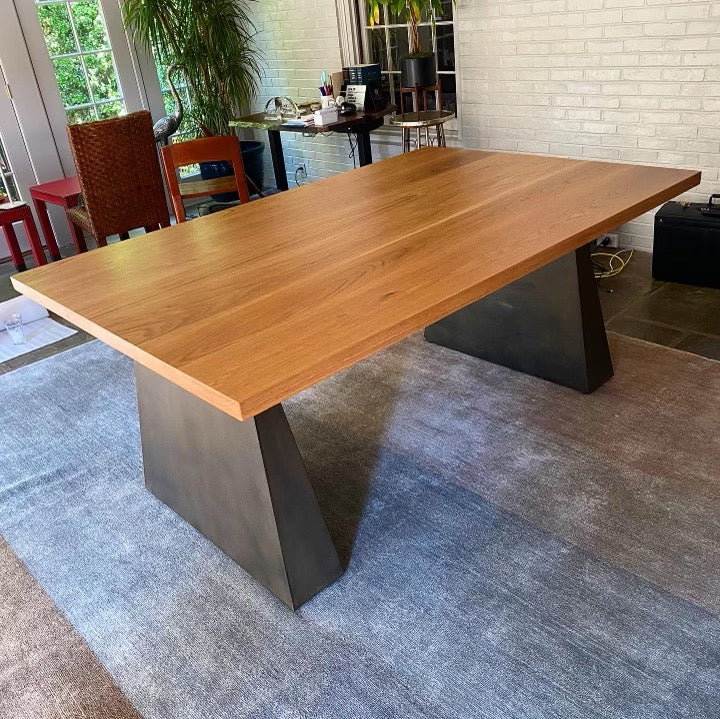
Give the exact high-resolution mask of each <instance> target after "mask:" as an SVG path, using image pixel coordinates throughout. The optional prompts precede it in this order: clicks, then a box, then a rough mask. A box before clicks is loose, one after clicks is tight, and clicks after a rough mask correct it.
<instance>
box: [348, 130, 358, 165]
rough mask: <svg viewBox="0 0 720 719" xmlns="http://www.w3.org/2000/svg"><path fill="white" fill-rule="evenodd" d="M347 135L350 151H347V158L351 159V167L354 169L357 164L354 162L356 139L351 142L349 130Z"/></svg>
mask: <svg viewBox="0 0 720 719" xmlns="http://www.w3.org/2000/svg"><path fill="white" fill-rule="evenodd" d="M347 136H348V142H349V143H350V152H349V153H348V158H349V159H351V160H352V161H353V169H356V168H357V164H356V163H355V150H357V141H355V143H353V139H352V132H350V130H348V131H347Z"/></svg>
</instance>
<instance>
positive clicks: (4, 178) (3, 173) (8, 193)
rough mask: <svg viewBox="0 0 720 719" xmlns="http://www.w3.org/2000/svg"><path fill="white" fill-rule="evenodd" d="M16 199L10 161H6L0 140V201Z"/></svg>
mask: <svg viewBox="0 0 720 719" xmlns="http://www.w3.org/2000/svg"><path fill="white" fill-rule="evenodd" d="M17 199H18V195H17V191H16V189H15V184H14V182H13V180H12V175H11V173H10V163H9V162H8V161H7V157H6V155H5V148H4V147H3V144H2V140H0V202H7V200H17Z"/></svg>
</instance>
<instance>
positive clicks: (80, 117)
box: [67, 107, 97, 125]
mask: <svg viewBox="0 0 720 719" xmlns="http://www.w3.org/2000/svg"><path fill="white" fill-rule="evenodd" d="M67 120H68V125H78V124H80V123H81V122H92V120H97V115H96V114H95V108H94V107H83V108H81V109H79V110H70V111H69V112H68V113H67Z"/></svg>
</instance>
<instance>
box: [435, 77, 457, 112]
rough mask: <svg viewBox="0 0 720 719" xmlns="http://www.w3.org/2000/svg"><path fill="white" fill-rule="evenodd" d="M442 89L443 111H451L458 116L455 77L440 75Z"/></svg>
mask: <svg viewBox="0 0 720 719" xmlns="http://www.w3.org/2000/svg"><path fill="white" fill-rule="evenodd" d="M439 78H440V87H441V88H442V106H443V110H450V111H451V112H454V113H455V114H456V115H457V90H456V89H455V75H439Z"/></svg>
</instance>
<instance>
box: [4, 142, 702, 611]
mask: <svg viewBox="0 0 720 719" xmlns="http://www.w3.org/2000/svg"><path fill="white" fill-rule="evenodd" d="M699 181H700V173H699V172H693V171H689V170H675V169H667V168H657V167H643V166H637V165H624V164H610V163H604V162H588V161H581V160H569V159H562V158H555V157H540V156H535V155H518V154H506V153H493V152H479V151H474V150H457V149H446V148H423V149H421V150H418V151H417V152H411V153H408V154H404V155H401V156H398V157H394V158H391V159H388V160H384V161H383V162H381V163H378V164H375V165H371V166H367V167H363V168H360V169H358V170H356V171H355V172H351V173H350V172H349V173H344V174H341V175H336V176H334V177H331V178H328V179H325V180H320V181H318V182H314V183H312V184H309V185H303V186H302V187H300V188H298V189H297V190H295V191H293V192H285V193H279V194H276V195H273V196H271V197H268V198H266V199H264V200H261V201H260V202H253V203H250V204H247V205H241V206H239V207H236V208H232V209H229V210H226V211H224V212H221V213H217V214H214V215H210V216H208V217H203V218H200V219H198V220H193V221H192V222H187V223H183V224H180V225H176V226H174V227H170V228H166V229H162V230H159V231H158V232H153V233H152V234H151V235H143V236H139V237H136V238H133V239H131V240H129V241H127V242H122V243H119V244H115V245H111V246H109V247H106V248H101V249H99V250H95V251H93V252H91V253H87V254H84V255H78V256H75V257H71V258H69V259H66V260H63V261H61V262H58V263H54V264H52V265H47V266H45V267H40V268H37V269H33V270H30V271H28V272H25V273H23V274H22V275H16V276H14V277H13V278H12V281H13V284H14V285H15V287H16V288H17V289H18V290H19V291H20V292H22V293H24V294H26V295H28V296H29V297H31V298H32V299H34V300H36V301H37V302H39V303H41V304H43V305H44V306H46V307H47V308H48V309H50V310H52V311H53V312H56V313H57V314H59V315H61V316H63V317H65V318H66V319H68V320H69V321H71V322H73V323H74V324H76V325H78V326H79V327H82V328H83V329H85V330H86V331H88V332H90V333H91V334H94V335H95V336H96V337H98V338H99V339H101V340H103V341H104V342H106V343H107V344H109V345H111V346H112V347H114V348H116V349H117V350H119V351H120V352H123V353H125V354H126V355H128V356H129V357H131V358H132V359H134V360H135V363H136V379H137V392H138V405H139V414H140V428H141V436H142V449H143V458H144V466H145V483H146V486H147V488H148V489H149V490H150V491H151V492H153V493H154V494H156V495H157V496H158V497H159V498H160V499H161V500H162V501H163V502H165V503H166V504H168V505H169V506H170V507H172V508H173V509H174V510H175V511H176V512H177V513H178V514H180V515H181V516H182V517H184V518H185V519H186V520H187V521H188V522H190V523H191V524H192V525H193V526H195V527H196V528H197V529H198V530H199V531H200V532H202V533H203V534H204V535H205V536H207V537H208V538H209V539H211V540H212V541H213V542H214V543H215V544H216V545H217V546H219V547H220V548H221V549H222V550H223V551H225V552H226V553H227V554H228V555H229V556H230V557H232V558H233V559H234V560H235V561H237V562H238V563H239V564H240V565H241V566H243V567H244V568H245V569H246V570H247V571H248V572H249V573H250V574H252V575H253V576H254V577H255V578H256V579H257V580H258V581H259V582H261V583H262V584H264V585H265V586H266V587H267V588H268V589H270V591H272V592H274V593H275V594H276V595H277V596H278V597H279V598H280V599H281V600H282V601H283V602H285V603H286V604H287V605H288V606H290V607H293V608H294V607H297V606H299V605H300V604H302V603H303V602H305V601H307V600H308V599H309V598H310V597H312V596H313V595H314V594H315V593H316V592H318V591H319V590H321V589H322V588H323V587H325V586H326V585H328V584H329V583H330V582H332V581H333V580H334V579H336V578H337V577H338V576H339V575H340V574H341V573H342V568H341V566H340V563H339V561H338V558H337V555H336V553H335V549H334V547H333V544H332V541H331V539H330V536H329V534H328V530H327V527H326V525H325V522H324V520H323V518H322V515H321V513H320V509H319V507H318V504H317V501H316V499H315V496H314V494H313V490H312V488H311V486H310V482H309V480H308V477H307V474H306V472H305V469H304V467H303V463H302V459H301V457H300V453H299V451H298V448H297V446H296V444H295V440H294V438H293V435H292V432H291V430H290V427H289V425H288V422H287V420H286V418H285V414H284V412H283V409H282V402H283V401H285V400H286V399H288V398H289V397H292V396H293V395H295V394H296V393H298V392H300V391H302V390H303V389H306V388H307V387H310V386H311V385H313V384H315V383H317V382H319V381H321V380H322V379H324V378H326V377H329V376H330V375H333V374H335V373H336V372H339V371H341V370H342V369H344V368H346V367H349V366H351V365H353V364H355V363H356V362H358V361H360V360H362V359H363V358H365V357H368V356H369V355H371V354H373V353H374V352H377V351H378V350H380V349H382V348H384V347H387V346H389V345H391V344H393V343H394V342H397V341H399V340H401V339H403V338H404V337H407V336H408V335H410V334H411V333H413V332H416V331H417V330H420V329H423V328H426V334H427V336H428V338H429V339H431V340H432V341H436V342H441V343H443V344H446V345H448V346H451V347H455V348H456V349H460V350H462V351H468V352H472V353H473V354H477V355H480V356H483V357H486V358H488V359H491V360H494V361H500V362H505V363H506V364H509V365H510V366H512V367H515V368H517V369H520V370H524V371H528V372H532V373H533V374H536V375H540V376H545V377H547V378H548V379H552V380H554V381H558V382H563V383H564V384H567V385H569V386H574V387H576V388H577V389H580V390H582V391H586V392H589V391H592V390H593V389H594V388H595V387H597V386H599V385H600V384H602V382H604V381H605V380H607V379H608V378H609V377H610V376H611V375H612V364H611V361H610V354H609V351H608V344H607V338H606V336H605V328H604V326H603V322H602V313H601V310H600V304H599V298H598V295H597V290H596V287H595V281H594V277H593V271H592V265H591V263H590V255H589V250H588V245H587V243H588V242H589V241H590V240H591V239H592V238H594V237H596V236H598V235H600V234H602V233H603V232H606V231H607V230H610V229H611V228H614V227H616V226H617V225H619V224H621V223H623V222H626V221H627V220H630V219H631V218H633V217H636V216H637V215H639V214H641V213H643V212H646V211H647V210H649V209H651V208H653V207H656V206H657V205H659V204H661V203H663V202H665V201H666V200H669V199H670V198H672V197H675V196H676V195H677V194H679V193H681V192H683V191H685V190H687V189H689V188H691V187H693V186H695V185H697V184H698V183H699ZM328 198H331V199H332V200H333V202H335V203H337V202H342V204H343V205H344V206H345V209H346V211H347V212H348V213H350V214H351V215H357V216H362V217H364V218H365V220H364V222H363V226H362V228H361V229H358V228H357V226H356V225H355V224H354V223H346V224H345V225H343V226H341V227H335V228H333V230H332V231H328V227H327V223H326V222H325V220H324V219H323V212H322V210H321V209H319V208H322V207H327V203H328ZM478 401H479V402H480V401H482V398H481V397H478ZM342 481H343V478H342V477H338V482H342Z"/></svg>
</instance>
